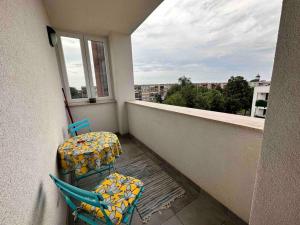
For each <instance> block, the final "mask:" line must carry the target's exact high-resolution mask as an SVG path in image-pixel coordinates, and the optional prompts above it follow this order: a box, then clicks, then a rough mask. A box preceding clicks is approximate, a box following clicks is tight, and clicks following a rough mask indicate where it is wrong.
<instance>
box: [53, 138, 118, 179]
mask: <svg viewBox="0 0 300 225" xmlns="http://www.w3.org/2000/svg"><path fill="white" fill-rule="evenodd" d="M120 154H122V149H121V145H120V142H119V139H118V137H117V135H115V134H114V133H111V132H90V133H86V134H81V135H78V136H75V137H72V138H69V139H68V140H66V141H65V142H64V143H63V144H61V145H60V146H59V147H58V155H59V162H60V165H61V167H62V169H63V172H64V173H70V172H73V171H74V172H75V177H77V178H79V179H80V177H81V178H82V177H86V176H88V175H90V173H89V172H90V171H94V172H95V171H97V170H101V168H102V167H103V166H109V169H110V168H111V167H110V166H111V165H112V164H113V163H114V162H115V159H116V157H118V156H119V155H120ZM93 174H94V173H93Z"/></svg>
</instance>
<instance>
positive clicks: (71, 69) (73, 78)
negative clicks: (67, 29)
mask: <svg viewBox="0 0 300 225" xmlns="http://www.w3.org/2000/svg"><path fill="white" fill-rule="evenodd" d="M61 43H62V48H63V55H64V59H65V64H66V70H67V76H68V81H69V88H70V92H71V97H72V99H76V98H87V89H86V80H85V76H84V68H83V62H82V55H81V47H80V39H78V38H70V37H61Z"/></svg>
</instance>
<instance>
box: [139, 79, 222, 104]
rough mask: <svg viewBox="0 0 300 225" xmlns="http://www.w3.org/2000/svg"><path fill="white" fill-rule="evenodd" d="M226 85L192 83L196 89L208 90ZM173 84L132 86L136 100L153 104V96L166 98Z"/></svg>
mask: <svg viewBox="0 0 300 225" xmlns="http://www.w3.org/2000/svg"><path fill="white" fill-rule="evenodd" d="M226 84H227V83H224V82H223V83H194V85H195V86H196V87H205V88H208V89H216V88H222V89H223V88H224V87H225V86H226ZM173 85H175V84H143V85H134V93H135V99H136V100H142V101H147V102H155V96H156V95H160V96H161V98H162V100H164V99H165V98H166V95H167V92H168V90H169V89H170V88H171V87H172V86H173Z"/></svg>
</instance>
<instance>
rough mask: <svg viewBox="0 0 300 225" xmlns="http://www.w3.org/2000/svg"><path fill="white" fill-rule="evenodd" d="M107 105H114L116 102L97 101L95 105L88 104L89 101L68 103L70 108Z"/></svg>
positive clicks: (111, 100)
mask: <svg viewBox="0 0 300 225" xmlns="http://www.w3.org/2000/svg"><path fill="white" fill-rule="evenodd" d="M107 103H116V100H114V99H105V100H97V101H96V103H90V102H89V101H80V102H70V103H69V106H70V107H76V106H92V105H98V104H107Z"/></svg>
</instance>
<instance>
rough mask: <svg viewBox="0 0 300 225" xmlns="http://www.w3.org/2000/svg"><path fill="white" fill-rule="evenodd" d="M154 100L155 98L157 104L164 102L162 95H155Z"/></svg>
mask: <svg viewBox="0 0 300 225" xmlns="http://www.w3.org/2000/svg"><path fill="white" fill-rule="evenodd" d="M154 98H155V102H157V103H162V102H163V100H162V98H161V95H160V94H155V96H154Z"/></svg>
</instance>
